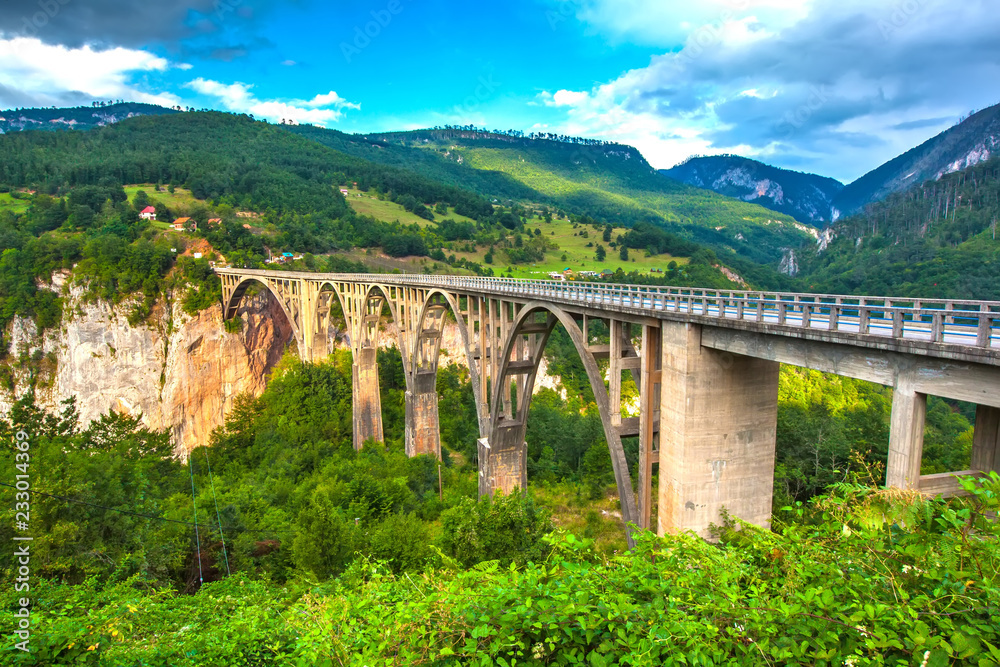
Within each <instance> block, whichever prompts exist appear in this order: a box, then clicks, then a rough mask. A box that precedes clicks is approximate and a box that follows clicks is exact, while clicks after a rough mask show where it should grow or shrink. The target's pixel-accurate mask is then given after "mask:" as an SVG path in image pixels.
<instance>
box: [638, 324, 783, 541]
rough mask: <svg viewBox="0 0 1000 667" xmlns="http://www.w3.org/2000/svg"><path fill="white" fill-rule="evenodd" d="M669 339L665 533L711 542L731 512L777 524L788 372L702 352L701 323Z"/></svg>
mask: <svg viewBox="0 0 1000 667" xmlns="http://www.w3.org/2000/svg"><path fill="white" fill-rule="evenodd" d="M662 332H663V333H662V345H661V348H662V350H661V351H662V371H661V373H662V377H661V384H660V446H659V463H660V473H659V475H660V479H659V503H658V508H657V511H658V518H659V527H658V532H659V533H660V534H664V533H669V532H680V531H686V530H691V531H694V532H696V533H697V534H699V535H701V536H703V537H709V526H710V524H712V523H715V524H719V523H720V521H721V511H722V510H723V508H725V509H726V510H727V511H728V512H729V514H730V515H732V516H734V517H737V518H739V519H742V520H743V521H747V522H749V523H753V524H756V525H759V526H767V525H769V523H770V520H771V495H772V488H773V486H774V459H775V439H776V433H777V419H778V371H779V367H780V365H779V364H778V363H777V362H775V361H769V360H764V359H756V358H752V357H744V356H740V355H734V354H730V353H727V352H719V351H717V350H713V349H709V348H705V347H702V346H701V326H700V325H697V324H686V323H679V322H667V321H664V322H662Z"/></svg>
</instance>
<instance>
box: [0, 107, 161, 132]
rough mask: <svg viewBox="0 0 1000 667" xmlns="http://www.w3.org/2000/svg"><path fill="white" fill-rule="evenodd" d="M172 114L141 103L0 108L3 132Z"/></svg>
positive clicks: (94, 124)
mask: <svg viewBox="0 0 1000 667" xmlns="http://www.w3.org/2000/svg"><path fill="white" fill-rule="evenodd" d="M173 113H177V111H175V110H174V109H167V108H165V107H161V106H156V105H155V104H143V103H141V102H123V103H121V104H109V105H106V106H100V107H95V106H89V107H73V108H69V109H7V110H6V111H0V134H6V133H8V132H23V131H24V130H67V129H71V130H89V129H91V128H94V127H104V126H105V125H112V124H114V123H118V122H120V121H123V120H125V119H126V118H134V117H135V116H162V115H166V114H173Z"/></svg>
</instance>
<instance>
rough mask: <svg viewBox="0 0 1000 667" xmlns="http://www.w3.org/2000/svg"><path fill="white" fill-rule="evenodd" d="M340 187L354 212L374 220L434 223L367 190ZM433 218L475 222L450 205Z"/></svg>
mask: <svg viewBox="0 0 1000 667" xmlns="http://www.w3.org/2000/svg"><path fill="white" fill-rule="evenodd" d="M340 189H344V190H347V193H348V194H347V203H348V204H350V205H351V208H352V209H354V212H355V213H358V214H360V215H370V216H372V217H373V218H375V219H376V220H381V221H382V222H397V221H398V222H400V223H401V224H404V225H412V224H414V223H416V224H418V225H420V227H427V226H428V225H431V226H432V225H433V224H434V223H433V222H431V221H430V220H424V219H423V218H421V217H420V216H419V215H416V214H414V213H410V212H409V211H407V210H406V209H404V208H403V207H402V206H400V205H399V204H396V203H395V202H391V201H389V200H387V199H379V198H377V197H375V196H374V195H371V194H369V193H367V192H361V191H360V190H355V189H354V188H340ZM434 219H435V220H448V219H450V220H454V221H455V222H475V220H473V219H472V218H467V217H465V216H464V215H459V214H457V213H455V209H454V208H453V207H451V206H449V207H448V214H447V215H441V214H439V213H435V214H434Z"/></svg>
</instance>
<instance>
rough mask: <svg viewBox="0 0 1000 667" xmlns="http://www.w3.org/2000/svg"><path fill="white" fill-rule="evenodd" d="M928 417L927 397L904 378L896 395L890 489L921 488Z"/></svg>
mask: <svg viewBox="0 0 1000 667" xmlns="http://www.w3.org/2000/svg"><path fill="white" fill-rule="evenodd" d="M926 417H927V394H921V393H920V392H918V391H914V389H913V387H911V386H910V384H909V382H907V381H906V379H905V378H900V381H899V382H898V383H897V385H896V387H895V388H894V389H893V392H892V417H891V418H890V423H889V459H888V462H887V465H886V469H885V485H886V486H891V487H895V488H898V489H919V488H920V459H921V457H922V456H923V453H924V421H925V419H926Z"/></svg>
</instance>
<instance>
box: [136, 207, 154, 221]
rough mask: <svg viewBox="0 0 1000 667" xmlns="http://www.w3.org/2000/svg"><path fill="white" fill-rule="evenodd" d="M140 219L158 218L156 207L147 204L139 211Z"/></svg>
mask: <svg viewBox="0 0 1000 667" xmlns="http://www.w3.org/2000/svg"><path fill="white" fill-rule="evenodd" d="M139 219H140V220H156V209H155V208H154V207H152V206H147V207H146V208H144V209H142V211H140V212H139Z"/></svg>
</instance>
